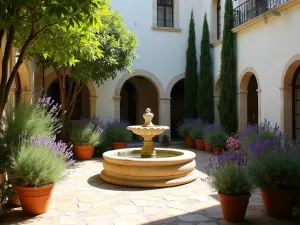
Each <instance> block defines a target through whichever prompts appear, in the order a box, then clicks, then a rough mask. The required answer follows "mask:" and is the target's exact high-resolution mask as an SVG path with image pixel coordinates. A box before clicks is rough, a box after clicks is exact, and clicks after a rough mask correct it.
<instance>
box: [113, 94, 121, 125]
mask: <svg viewBox="0 0 300 225" xmlns="http://www.w3.org/2000/svg"><path fill="white" fill-rule="evenodd" d="M113 100H114V108H115V109H114V119H115V120H119V121H120V118H121V114H120V113H121V110H120V102H121V96H114V97H113Z"/></svg>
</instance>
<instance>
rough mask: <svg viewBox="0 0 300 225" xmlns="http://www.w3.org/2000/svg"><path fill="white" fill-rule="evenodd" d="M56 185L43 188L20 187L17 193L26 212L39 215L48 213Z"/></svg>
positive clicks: (17, 187) (17, 188)
mask: <svg viewBox="0 0 300 225" xmlns="http://www.w3.org/2000/svg"><path fill="white" fill-rule="evenodd" d="M53 188H54V183H52V184H49V185H47V186H43V187H20V186H16V191H17V193H18V196H19V198H20V202H21V206H22V210H23V211H24V212H27V213H30V214H33V215H39V214H43V213H45V212H47V211H48V208H49V204H50V199H51V195H52V191H53Z"/></svg>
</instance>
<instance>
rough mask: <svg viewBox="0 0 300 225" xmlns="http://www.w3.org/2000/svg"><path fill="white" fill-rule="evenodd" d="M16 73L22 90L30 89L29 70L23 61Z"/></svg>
mask: <svg viewBox="0 0 300 225" xmlns="http://www.w3.org/2000/svg"><path fill="white" fill-rule="evenodd" d="M18 73H19V75H20V80H21V89H22V91H26V90H27V91H30V90H31V85H30V75H29V70H28V67H27V66H26V65H25V64H24V63H22V65H21V66H20V68H19V70H18Z"/></svg>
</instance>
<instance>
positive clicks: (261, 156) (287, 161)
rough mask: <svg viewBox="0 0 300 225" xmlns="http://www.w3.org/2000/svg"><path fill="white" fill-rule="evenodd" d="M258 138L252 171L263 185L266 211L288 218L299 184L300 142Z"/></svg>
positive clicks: (256, 182) (252, 149) (253, 148)
mask: <svg viewBox="0 0 300 225" xmlns="http://www.w3.org/2000/svg"><path fill="white" fill-rule="evenodd" d="M281 140H282V137H280V136H274V138H273V140H256V141H255V142H254V143H252V144H250V146H249V152H250V155H251V157H252V158H251V170H250V171H251V175H252V177H253V180H254V182H255V184H256V185H257V186H258V187H259V188H260V193H261V196H262V200H263V204H264V208H265V212H266V214H267V215H269V216H271V217H274V218H278V219H288V218H290V217H291V216H292V209H293V207H295V205H296V196H297V191H298V190H299V188H300V182H299V180H300V162H299V159H300V152H299V150H300V145H299V142H297V144H296V145H294V144H292V143H291V142H290V140H288V139H287V138H285V139H284V141H281Z"/></svg>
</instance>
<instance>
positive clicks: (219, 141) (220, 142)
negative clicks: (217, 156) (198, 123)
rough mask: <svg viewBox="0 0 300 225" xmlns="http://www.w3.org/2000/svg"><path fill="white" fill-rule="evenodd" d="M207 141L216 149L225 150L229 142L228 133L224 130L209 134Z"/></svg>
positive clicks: (206, 137)
mask: <svg viewBox="0 0 300 225" xmlns="http://www.w3.org/2000/svg"><path fill="white" fill-rule="evenodd" d="M205 141H206V142H207V143H208V144H209V145H210V146H212V147H214V148H224V147H225V145H226V141H227V133H226V132H225V131H223V130H220V131H218V130H215V131H210V132H207V133H206V134H205Z"/></svg>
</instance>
